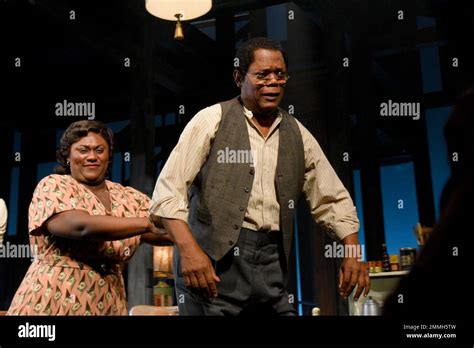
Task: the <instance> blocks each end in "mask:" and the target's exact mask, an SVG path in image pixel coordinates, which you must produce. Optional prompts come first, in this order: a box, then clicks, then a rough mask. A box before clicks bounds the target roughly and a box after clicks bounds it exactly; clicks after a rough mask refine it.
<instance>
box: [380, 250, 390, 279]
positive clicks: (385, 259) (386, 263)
mask: <svg viewBox="0 0 474 348" xmlns="http://www.w3.org/2000/svg"><path fill="white" fill-rule="evenodd" d="M382 271H383V272H390V257H389V256H388V252H387V244H385V243H384V244H382Z"/></svg>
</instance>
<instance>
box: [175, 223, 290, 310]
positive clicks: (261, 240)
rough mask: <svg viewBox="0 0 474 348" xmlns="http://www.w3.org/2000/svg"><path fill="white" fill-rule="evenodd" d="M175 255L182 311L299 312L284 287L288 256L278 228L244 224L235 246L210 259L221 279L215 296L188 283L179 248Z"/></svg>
mask: <svg viewBox="0 0 474 348" xmlns="http://www.w3.org/2000/svg"><path fill="white" fill-rule="evenodd" d="M174 255H175V260H174V261H175V262H174V265H175V267H174V269H175V280H176V281H175V285H176V296H177V301H178V306H179V313H180V315H231V316H236V315H246V314H249V315H296V310H295V308H294V306H293V304H292V303H290V299H289V296H288V293H287V292H286V290H285V288H284V286H285V277H286V275H285V271H284V268H285V266H284V262H285V259H284V253H283V247H282V241H281V234H280V233H278V232H268V233H267V232H256V231H251V230H248V229H245V228H242V229H241V231H240V236H239V240H238V242H237V244H236V245H235V247H233V248H232V249H231V250H230V251H229V252H228V253H227V254H226V255H225V256H224V257H223V258H222V259H221V260H219V261H217V262H216V261H214V260H212V259H211V262H212V263H213V265H214V268H215V270H216V274H217V276H218V277H219V278H220V280H221V281H220V282H219V283H217V290H218V292H219V295H218V297H217V298H215V299H208V298H206V297H205V296H204V295H203V294H202V293H201V292H200V291H199V290H196V289H192V288H187V287H186V286H185V283H184V279H183V277H182V273H181V264H180V259H179V253H178V251H177V249H176V248H175V253H174Z"/></svg>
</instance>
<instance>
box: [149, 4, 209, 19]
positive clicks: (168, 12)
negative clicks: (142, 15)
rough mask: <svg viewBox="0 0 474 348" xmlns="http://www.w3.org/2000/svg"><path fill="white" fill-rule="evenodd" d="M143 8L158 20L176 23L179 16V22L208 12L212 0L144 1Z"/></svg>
mask: <svg viewBox="0 0 474 348" xmlns="http://www.w3.org/2000/svg"><path fill="white" fill-rule="evenodd" d="M145 7H146V9H147V11H148V12H150V13H151V14H152V15H153V16H155V17H158V18H162V19H166V20H169V21H176V15H181V17H180V20H182V21H188V20H190V19H194V18H197V17H200V16H202V15H204V14H206V13H207V12H209V10H210V9H211V7H212V0H146V1H145Z"/></svg>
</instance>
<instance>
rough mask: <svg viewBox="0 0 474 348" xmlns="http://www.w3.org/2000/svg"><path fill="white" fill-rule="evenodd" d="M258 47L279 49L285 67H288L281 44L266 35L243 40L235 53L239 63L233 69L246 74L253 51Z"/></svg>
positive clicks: (253, 56)
mask: <svg viewBox="0 0 474 348" xmlns="http://www.w3.org/2000/svg"><path fill="white" fill-rule="evenodd" d="M258 49H266V50H273V51H280V52H281V54H282V56H283V59H284V60H285V65H286V68H287V69H288V58H287V56H286V53H285V50H284V49H283V47H282V46H281V44H280V43H279V42H278V41H274V40H270V39H267V38H266V37H256V38H253V39H250V40H247V41H245V42H244V43H242V44H241V45H240V46H239V48H238V49H237V52H236V53H235V58H237V59H238V64H239V65H238V67H236V68H235V69H236V70H239V71H240V72H241V73H243V74H246V73H247V72H248V69H249V66H250V64H252V63H253V61H254V60H255V51H256V50H258Z"/></svg>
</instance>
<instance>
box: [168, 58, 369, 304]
mask: <svg viewBox="0 0 474 348" xmlns="http://www.w3.org/2000/svg"><path fill="white" fill-rule="evenodd" d="M259 72H264V73H270V72H271V74H270V76H271V77H270V80H268V81H264V82H262V81H259V80H258V79H257V77H256V76H255V74H256V73H259ZM277 72H286V64H285V61H284V59H283V55H282V53H281V52H280V51H276V50H268V49H257V50H255V52H254V61H253V62H252V64H250V66H249V68H248V72H247V73H246V74H243V73H242V72H241V71H239V70H235V71H234V81H235V83H236V84H237V87H239V88H240V98H241V100H242V103H243V104H244V106H245V107H246V108H247V109H248V110H250V111H252V113H253V118H252V121H253V123H254V125H255V127H257V129H258V130H259V131H260V132H261V133H262V135H263V136H264V137H267V136H268V132H269V130H270V128H271V126H272V125H273V122H274V121H275V119H276V117H277V110H278V105H279V104H280V102H281V100H282V98H283V94H284V89H285V83H286V82H284V83H282V82H281V81H278V80H277V78H276V73H277ZM162 221H163V225H164V226H165V228H166V229H167V230H168V232H169V233H170V234H171V235H172V236H173V239H174V240H175V243H176V245H177V247H178V249H179V252H180V255H181V270H182V273H183V278H184V281H185V284H186V286H188V287H192V288H200V289H201V290H202V291H203V293H204V294H206V295H207V296H209V297H217V286H216V283H217V282H219V281H220V279H219V277H218V276H217V275H216V273H215V270H214V267H213V266H212V263H211V260H210V259H209V257H208V256H207V255H206V253H204V251H203V250H202V249H201V247H200V246H199V244H198V243H197V242H196V240H195V239H194V237H193V235H192V233H191V230H190V228H189V226H188V224H187V223H186V222H184V221H182V220H178V219H167V218H162ZM342 243H343V244H346V245H358V244H359V241H358V238H357V234H351V235H349V236H347V237H346V238H344V239H343V240H342ZM356 285H357V286H358V287H357V291H356V292H355V295H354V299H355V300H357V299H358V298H359V296H360V295H361V293H362V291H364V290H365V291H364V295H365V296H367V294H368V292H369V290H370V279H369V275H368V273H367V269H366V267H365V265H364V264H363V263H361V262H359V261H358V260H357V259H356V258H345V259H344V260H343V262H342V265H341V269H340V271H339V293H340V294H341V296H342V297H344V298H346V297H347V296H349V295H350V294H351V292H352V291H353V290H354V288H355V286H356Z"/></svg>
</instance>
